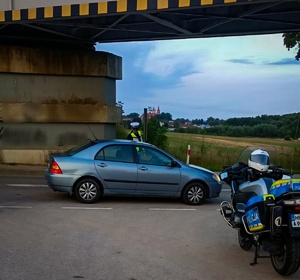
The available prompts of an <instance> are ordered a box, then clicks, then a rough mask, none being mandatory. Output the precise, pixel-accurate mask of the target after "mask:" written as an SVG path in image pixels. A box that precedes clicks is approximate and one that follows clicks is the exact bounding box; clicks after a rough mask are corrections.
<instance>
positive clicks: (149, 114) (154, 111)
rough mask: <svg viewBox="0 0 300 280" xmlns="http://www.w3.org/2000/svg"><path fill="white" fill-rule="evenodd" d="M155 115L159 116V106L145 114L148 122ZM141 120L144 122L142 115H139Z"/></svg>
mask: <svg viewBox="0 0 300 280" xmlns="http://www.w3.org/2000/svg"><path fill="white" fill-rule="evenodd" d="M156 115H160V109H159V106H158V107H157V110H156V109H155V108H154V107H153V108H151V110H149V112H147V119H148V120H149V119H151V118H152V117H155V116H156ZM141 120H144V114H142V115H141Z"/></svg>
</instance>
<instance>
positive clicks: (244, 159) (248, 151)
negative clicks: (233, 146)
mask: <svg viewBox="0 0 300 280" xmlns="http://www.w3.org/2000/svg"><path fill="white" fill-rule="evenodd" d="M259 149H262V150H265V151H266V152H268V154H269V156H270V159H271V161H272V159H275V158H276V150H275V148H274V147H270V146H247V147H246V148H245V149H244V150H243V151H242V152H241V154H240V155H239V157H238V159H237V161H236V163H239V162H243V163H245V164H248V159H250V156H251V153H252V152H254V151H255V150H259ZM272 162H273V161H272Z"/></svg>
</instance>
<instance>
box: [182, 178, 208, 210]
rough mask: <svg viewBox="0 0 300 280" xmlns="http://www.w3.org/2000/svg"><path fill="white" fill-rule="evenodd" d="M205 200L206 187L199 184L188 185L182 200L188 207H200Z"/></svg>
mask: <svg viewBox="0 0 300 280" xmlns="http://www.w3.org/2000/svg"><path fill="white" fill-rule="evenodd" d="M205 198H206V196H205V187H204V186H203V185H202V184H201V183H199V182H195V183H190V184H188V185H187V186H186V187H185V189H184V190H183V193H182V200H183V202H184V203H185V204H188V205H200V204H202V203H203V202H204V201H205Z"/></svg>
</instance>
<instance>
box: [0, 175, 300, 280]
mask: <svg viewBox="0 0 300 280" xmlns="http://www.w3.org/2000/svg"><path fill="white" fill-rule="evenodd" d="M229 197H230V193H229V192H228V191H226V190H224V191H223V192H222V193H221V197H220V198H217V199H213V200H208V201H207V202H206V204H204V205H201V206H198V207H192V206H187V205H185V204H183V203H182V202H181V201H179V200H173V199H142V198H104V199H102V200H101V201H99V202H98V203H96V204H92V205H87V204H81V203H79V202H78V201H77V200H75V198H72V197H70V196H69V195H68V194H63V193H55V192H53V191H52V190H50V189H49V188H48V187H46V185H45V182H44V179H43V178H42V177H30V176H26V177H24V176H22V177H21V176H20V177H19V176H11V177H8V176H1V177H0V221H1V230H0V249H1V250H0V280H27V279H28V280H35V279H39V280H40V279H43V280H48V279H55V280H66V279H89V280H98V279H101V280H152V279H153V280H154V279H155V280H164V279H167V280H169V279H170V280H192V279H193V280H195V279H197V280H198V279H199V280H200V279H201V280H202V279H204V280H206V279H222V280H227V279H238V280H241V279H249V280H251V279H253V280H254V279H255V280H257V279H272V280H277V279H278V280H279V279H281V280H282V279H283V277H281V276H280V275H278V274H277V273H276V272H275V271H274V270H273V268H272V265H271V262H270V259H259V260H258V262H259V263H258V264H257V265H256V266H251V265H250V262H251V261H252V260H253V257H254V250H250V251H249V252H245V251H243V250H241V249H240V248H239V245H238V242H237V231H235V230H234V229H231V228H230V227H228V226H227V225H226V224H225V222H224V221H223V219H222V217H221V215H220V213H219V210H218V209H219V204H220V202H222V201H223V200H228V199H229ZM288 279H300V270H299V271H298V272H297V273H296V274H294V275H293V276H290V277H288Z"/></svg>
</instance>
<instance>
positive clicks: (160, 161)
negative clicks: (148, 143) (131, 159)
mask: <svg viewBox="0 0 300 280" xmlns="http://www.w3.org/2000/svg"><path fill="white" fill-rule="evenodd" d="M137 154H138V160H139V163H141V164H150V165H160V166H167V165H170V166H171V159H170V158H169V157H167V156H166V155H165V154H163V153H161V152H160V151H157V150H155V149H152V148H148V147H139V148H138V149H137Z"/></svg>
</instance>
